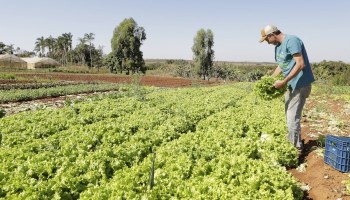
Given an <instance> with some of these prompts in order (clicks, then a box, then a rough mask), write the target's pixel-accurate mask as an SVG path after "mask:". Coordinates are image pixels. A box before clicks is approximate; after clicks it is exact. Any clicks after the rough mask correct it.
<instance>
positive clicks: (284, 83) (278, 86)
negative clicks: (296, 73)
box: [273, 80, 287, 89]
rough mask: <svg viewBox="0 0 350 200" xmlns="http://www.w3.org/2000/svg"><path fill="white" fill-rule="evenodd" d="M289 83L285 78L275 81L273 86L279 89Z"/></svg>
mask: <svg viewBox="0 0 350 200" xmlns="http://www.w3.org/2000/svg"><path fill="white" fill-rule="evenodd" d="M286 84H287V83H286V81H284V80H277V81H275V83H274V84H273V86H274V87H275V88H277V89H280V88H283V86H285V85H286Z"/></svg>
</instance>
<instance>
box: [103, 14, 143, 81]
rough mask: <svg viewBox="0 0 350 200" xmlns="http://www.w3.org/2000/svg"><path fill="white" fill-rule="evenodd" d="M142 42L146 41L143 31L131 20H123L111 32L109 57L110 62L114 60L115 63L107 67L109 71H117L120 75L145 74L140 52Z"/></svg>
mask: <svg viewBox="0 0 350 200" xmlns="http://www.w3.org/2000/svg"><path fill="white" fill-rule="evenodd" d="M144 40H146V33H145V29H144V28H143V27H139V26H138V25H137V23H136V22H135V20H134V19H133V18H129V19H124V20H123V21H122V22H121V23H120V24H119V26H117V27H116V28H115V29H114V32H113V37H112V40H111V44H112V52H111V55H110V56H111V57H112V59H111V60H116V62H113V63H114V65H113V66H109V67H110V68H111V70H110V71H112V72H116V71H117V70H119V71H120V72H121V73H122V72H123V71H126V74H129V73H130V71H131V72H132V74H134V73H136V72H139V71H141V72H145V61H144V60H143V53H142V51H141V50H140V47H141V45H142V42H143V41H144ZM113 57H115V58H113Z"/></svg>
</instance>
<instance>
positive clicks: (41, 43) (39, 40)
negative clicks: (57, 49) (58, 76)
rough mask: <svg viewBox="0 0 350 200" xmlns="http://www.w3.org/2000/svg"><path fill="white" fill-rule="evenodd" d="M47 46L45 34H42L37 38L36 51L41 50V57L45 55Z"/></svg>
mask: <svg viewBox="0 0 350 200" xmlns="http://www.w3.org/2000/svg"><path fill="white" fill-rule="evenodd" d="M45 46H46V40H45V38H44V36H41V37H39V38H37V39H36V42H35V49H34V51H36V52H39V57H42V56H43V55H45Z"/></svg>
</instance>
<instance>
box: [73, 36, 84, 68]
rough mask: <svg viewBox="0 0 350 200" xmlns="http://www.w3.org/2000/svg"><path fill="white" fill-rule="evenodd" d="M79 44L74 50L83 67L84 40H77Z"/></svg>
mask: <svg viewBox="0 0 350 200" xmlns="http://www.w3.org/2000/svg"><path fill="white" fill-rule="evenodd" d="M78 41H79V44H78V45H77V47H76V48H75V49H76V51H77V53H78V55H79V57H80V60H81V64H82V65H83V66H84V65H85V53H84V47H85V45H86V44H85V42H86V40H85V38H78Z"/></svg>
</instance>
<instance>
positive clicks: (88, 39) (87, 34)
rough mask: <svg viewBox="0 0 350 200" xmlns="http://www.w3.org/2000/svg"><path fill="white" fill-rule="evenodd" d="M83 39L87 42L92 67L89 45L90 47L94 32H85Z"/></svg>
mask: <svg viewBox="0 0 350 200" xmlns="http://www.w3.org/2000/svg"><path fill="white" fill-rule="evenodd" d="M84 39H85V41H87V42H89V51H90V67H92V55H91V47H92V41H93V40H94V39H95V34H94V33H85V35H84Z"/></svg>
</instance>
